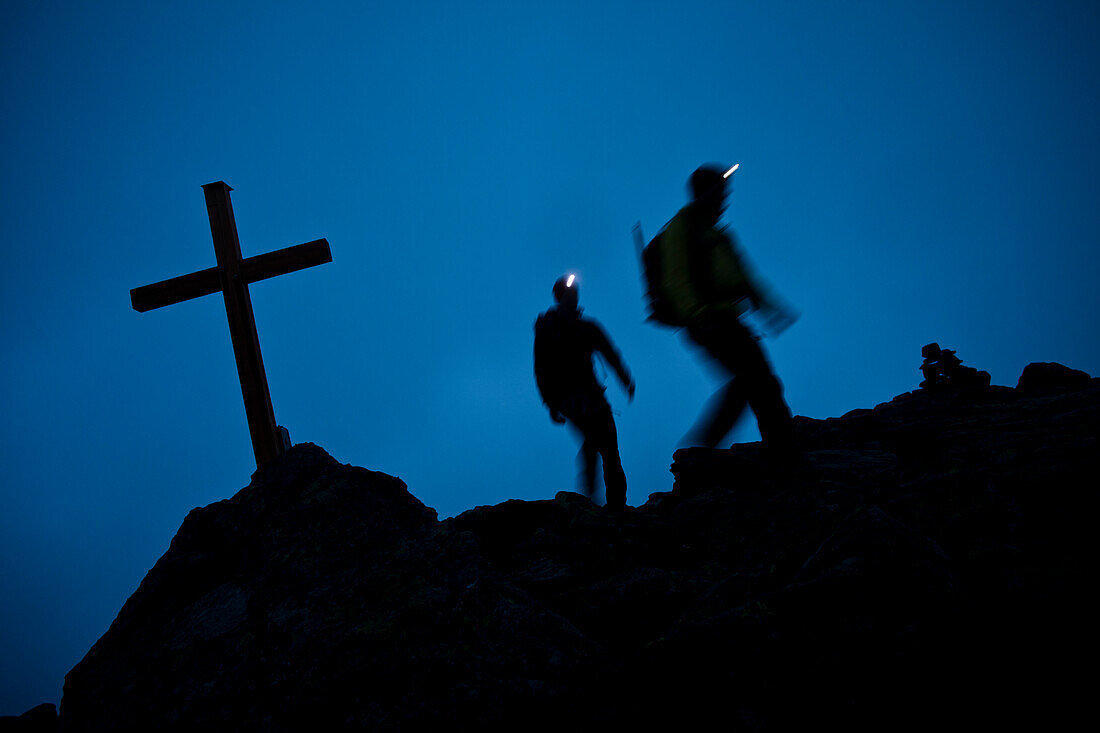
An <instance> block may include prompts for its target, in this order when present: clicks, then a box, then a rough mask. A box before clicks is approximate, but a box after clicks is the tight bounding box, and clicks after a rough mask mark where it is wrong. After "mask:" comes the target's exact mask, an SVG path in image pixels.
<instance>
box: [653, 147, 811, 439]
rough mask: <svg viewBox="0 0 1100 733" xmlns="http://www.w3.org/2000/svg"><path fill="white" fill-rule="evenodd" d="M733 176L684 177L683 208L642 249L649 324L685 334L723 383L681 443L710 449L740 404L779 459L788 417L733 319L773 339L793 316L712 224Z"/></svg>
mask: <svg viewBox="0 0 1100 733" xmlns="http://www.w3.org/2000/svg"><path fill="white" fill-rule="evenodd" d="M736 169H737V166H734V167H733V168H730V169H729V170H728V171H723V170H721V169H719V168H717V167H713V166H709V165H704V166H701V167H700V168H698V169H697V170H696V171H695V172H694V173H692V174H691V178H690V179H689V181H688V190H689V192H690V194H691V198H692V200H691V202H690V203H689V204H688V205H687V206H685V207H684V208H682V209H680V211H679V213H677V214H676V216H675V217H673V218H672V220H671V221H670V222H669V223H668V224H667V225H666V226H665V228H664V229H663V230H662V231H661V232H660V233H659V234H658V235H657V237H656V238H654V240H653V241H652V242H651V243H650V244H649V246H648V247H647V248H646V249H645V251H644V261H645V267H646V277H647V279H648V281H649V297H650V299H651V307H652V310H653V313H652V315H651V318H653V319H654V320H657V321H660V322H662V323H666V324H669V325H673V326H684V327H686V328H687V331H688V335H689V336H690V337H691V340H692V341H694V342H695V343H696V344H698V345H699V346H700V347H702V348H703V349H704V350H705V351H706V352H707V353H708V354H710V355H711V356H712V357H713V358H714V359H715V360H717V361H718V362H719V363H720V364H721V365H722V366H723V367H724V368H725V370H726V371H727V372H728V373H729V374H730V377H731V378H730V380H729V382H728V383H727V384H726V386H725V387H724V388H723V389H722V390H720V391H719V392H718V393H717V394H716V395H715V396H714V398H713V399H712V401H711V407H710V409H709V410H708V411H706V412H704V414H703V416H701V417H700V419H699V421H698V422H697V424H696V426H695V427H693V428H692V430H691V431H690V432H689V433H688V435H687V436H685V442H687V443H690V444H692V445H703V446H706V447H709V448H713V447H715V446H717V445H718V443H719V442H721V441H722V439H723V438H724V437H725V436H726V434H727V433H729V431H730V430H731V429H732V428H733V426H734V424H736V422H737V419H738V418H739V417H740V416H741V413H742V412H744V409H745V405H746V404H748V405H749V406H751V407H752V410H753V412H754V413H755V414H756V421H757V423H758V424H759V426H760V435H761V437H762V438H763V440H764V447H765V449H766V450H767V452H768V454H769V455H771V456H773V457H777V458H784V457H788V456H792V455H793V454H794V452H795V445H794V428H793V424H792V422H791V412H790V409H789V408H788V407H787V403H786V402H785V401H784V399H783V387H782V385H781V384H780V382H779V380H778V379H777V378H776V376H775V374H774V372H773V371H772V367H771V365H770V364H769V363H768V359H767V357H766V356H765V355H764V351H763V349H762V348H761V346H760V344H759V342H758V339H757V337H756V336H755V335H754V334H753V332H752V331H750V330H749V328H748V326H746V325H745V324H744V323H742V322H741V316H742V315H743V314H744V313H746V312H748V311H749V310H750V309H751V310H759V311H761V313H762V315H763V316H764V317H765V323H766V324H767V325H768V327H769V328H770V329H771V330H773V331H774V332H776V333H778V332H779V331H782V330H783V329H785V328H786V327H787V326H789V325H790V324H791V323H793V322H794V320H795V318H796V317H797V316H796V315H795V314H794V313H793V312H791V311H789V310H788V309H787V308H786V307H784V306H783V305H782V304H781V303H779V302H778V301H777V300H775V299H774V298H772V297H771V296H770V295H769V294H768V293H767V292H766V290H765V289H764V287H763V286H762V285H761V284H760V283H758V282H757V281H756V280H755V279H754V278H753V276H752V273H750V272H749V270H748V268H747V267H746V266H745V264H744V263H743V262H742V260H741V256H740V254H739V253H738V249H737V245H736V235H735V234H734V232H733V231H732V230H728V229H726V228H725V227H721V226H719V224H718V222H719V220H720V219H721V218H722V213H723V212H724V211H725V209H726V196H727V194H728V188H727V183H728V179H729V177H730V176H731V175H732V174H733V172H734V171H735V170H736ZM639 236H640V235H639Z"/></svg>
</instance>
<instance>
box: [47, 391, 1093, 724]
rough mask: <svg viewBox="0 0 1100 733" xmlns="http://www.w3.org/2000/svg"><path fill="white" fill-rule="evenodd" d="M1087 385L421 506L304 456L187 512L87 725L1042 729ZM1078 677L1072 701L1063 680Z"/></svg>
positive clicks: (1077, 491) (1048, 713) (88, 704)
mask: <svg viewBox="0 0 1100 733" xmlns="http://www.w3.org/2000/svg"><path fill="white" fill-rule="evenodd" d="M1098 418H1100V380H1097V379H1091V380H1088V381H1086V382H1085V383H1083V384H1081V383H1077V384H1076V385H1075V386H1072V385H1071V386H1065V385H1061V384H1059V385H1052V386H1047V387H1043V388H1035V389H1028V390H1014V389H1010V388H1006V387H988V388H968V389H965V390H947V391H935V392H929V391H927V390H922V391H920V392H916V393H910V394H906V395H902V396H900V397H898V398H896V399H894V400H893V401H891V402H889V403H885V404H882V405H879V406H878V407H876V408H874V409H873V410H855V411H853V412H850V413H848V414H847V415H845V416H843V417H840V418H832V419H828V420H811V419H809V418H798V419H797V420H798V424H797V427H798V431H799V437H800V440H801V443H802V445H803V447H804V449H805V461H804V462H803V463H802V464H800V465H783V466H772V465H769V464H767V463H766V462H765V461H764V460H763V459H762V457H761V456H760V451H759V446H758V445H756V444H747V445H738V446H734V448H732V449H730V450H719V451H708V450H702V449H689V450H684V451H679V452H677V454H676V455H675V462H674V464H673V466H672V471H673V473H674V474H675V477H676V481H675V485H674V488H673V490H672V491H670V492H666V493H659V494H654V495H652V496H651V497H650V498H649V500H648V501H647V502H646V503H645V504H644V505H642V506H641V507H638V508H636V509H629V508H628V509H627V511H626V512H625V513H623V514H622V515H614V514H609V513H607V512H605V511H603V510H602V509H601V508H599V507H596V506H593V505H592V504H590V503H589V502H588V501H587V500H586V499H584V498H583V497H581V496H579V495H577V494H572V493H567V492H562V493H559V494H558V495H557V496H556V497H555V498H554V499H552V500H545V501H518V500H516V501H508V502H505V503H503V504H500V505H497V506H485V507H478V508H476V509H472V510H470V511H468V512H465V513H463V514H461V515H459V516H457V517H454V518H452V519H448V520H445V521H442V522H440V521H438V520H437V519H436V515H435V512H434V511H433V510H431V509H429V508H427V507H425V506H424V505H423V504H421V503H420V502H419V501H418V500H417V499H416V498H415V497H413V496H412V495H411V494H410V493H409V492H408V491H407V490H406V487H405V485H404V484H403V483H402V482H401V481H399V480H398V479H395V478H393V477H390V476H387V475H385V474H381V473H375V472H371V471H367V470H365V469H361V468H355V467H352V466H346V465H341V464H339V463H337V462H336V461H335V460H333V459H332V458H331V457H330V456H328V454H326V453H325V452H324V451H323V450H321V449H320V448H318V447H317V446H314V445H310V444H304V445H298V446H295V447H294V448H293V449H292V450H291V451H290V452H289V453H288V454H287V455H285V456H284V457H282V458H281V459H280V460H279V461H277V462H275V463H273V464H271V465H269V466H267V467H265V468H264V469H263V470H261V471H258V472H257V473H256V475H255V476H254V477H253V481H252V483H251V484H250V485H249V486H248V487H246V488H245V489H242V490H241V491H240V492H239V493H238V494H237V495H236V496H234V497H233V498H232V499H229V500H226V501H221V502H217V503H215V504H211V505H210V506H207V507H204V508H201V509H195V510H194V511H192V512H191V513H190V514H189V515H188V516H187V518H186V520H185V521H184V523H183V526H182V527H181V528H180V530H179V533H178V534H177V535H176V537H175V539H173V541H172V544H171V547H170V548H169V550H168V551H167V552H166V553H165V554H164V556H163V557H162V558H161V559H160V560H159V561H158V562H157V563H156V565H155V566H154V567H153V569H152V570H150V572H149V573H148V575H147V576H146V578H145V579H144V581H142V583H141V586H140V587H139V588H138V590H137V591H136V592H135V593H134V594H133V596H132V597H131V598H130V599H129V600H128V601H127V603H126V604H125V605H124V607H123V608H122V610H121V612H120V613H119V615H118V618H117V619H116V620H115V622H114V623H113V624H112V625H111V627H110V629H109V630H108V631H107V633H106V634H104V636H103V637H102V638H101V639H100V640H99V641H98V642H97V643H96V644H95V646H94V647H93V648H92V649H91V651H90V652H89V653H88V655H87V656H86V657H85V658H84V660H83V661H81V662H80V663H79V664H78V665H77V666H76V667H75V668H74V669H73V670H72V671H71V672H70V673H69V675H68V676H67V677H66V681H65V690H64V697H63V699H62V703H61V712H60V721H61V726H62V730H63V731H65V732H66V733H72V732H82V731H107V730H160V731H171V730H181V731H182V730H188V731H194V730H204V731H207V732H212V731H223V730H225V731H229V730H233V731H236V730H261V731H298V730H344V729H356V730H360V729H365V730H414V729H415V730H420V729H426V728H428V727H429V726H438V727H439V728H440V729H444V730H482V729H500V728H504V727H509V728H515V727H519V728H523V729H535V730H541V729H548V728H556V727H561V726H568V727H569V728H571V729H575V730H576V729H580V730H587V729H597V728H601V729H602V728H606V727H607V726H608V725H611V724H617V725H633V726H635V727H638V728H639V729H650V728H654V727H657V726H667V725H676V726H677V727H679V728H684V727H686V728H688V729H691V728H695V727H697V726H699V725H701V724H702V723H703V722H708V721H713V720H715V718H716V716H717V717H718V719H719V720H721V721H723V723H722V725H723V727H726V728H732V729H785V728H787V727H789V726H790V725H793V724H798V723H806V722H812V723H813V724H814V725H815V727H816V726H819V725H822V724H824V721H826V720H831V721H833V722H834V724H835V723H836V722H838V721H843V723H845V724H847V726H848V727H850V728H859V727H868V728H877V729H899V728H906V727H916V726H921V725H935V726H936V727H940V728H942V727H961V726H963V725H970V726H981V727H995V726H997V725H1007V724H1018V723H1020V722H1021V721H1023V720H1026V719H1028V717H1029V716H1032V719H1034V720H1035V721H1038V722H1040V723H1043V724H1044V725H1045V727H1051V726H1054V727H1057V725H1058V723H1059V721H1064V720H1068V719H1071V718H1070V717H1069V716H1071V715H1072V713H1073V711H1074V709H1075V707H1076V706H1078V705H1083V704H1084V700H1085V699H1087V698H1084V690H1085V685H1084V682H1083V681H1082V679H1080V678H1078V677H1076V676H1075V675H1076V674H1077V672H1076V668H1077V665H1076V664H1074V663H1073V659H1074V657H1075V655H1077V654H1079V651H1078V650H1079V649H1081V648H1082V645H1083V643H1084V640H1085V638H1086V634H1085V631H1084V629H1086V628H1088V627H1087V626H1085V624H1084V619H1083V615H1084V612H1085V609H1086V608H1088V606H1087V605H1086V604H1085V603H1084V599H1085V597H1087V591H1086V590H1085V587H1086V583H1085V569H1086V565H1087V564H1088V563H1089V559H1088V558H1089V557H1090V555H1091V553H1089V552H1088V550H1089V549H1090V548H1091V541H1090V540H1091V526H1090V525H1089V523H1090V520H1091V517H1090V516H1089V515H1088V513H1087V512H1085V511H1084V510H1083V508H1084V506H1085V503H1086V502H1087V500H1088V499H1089V498H1091V493H1092V490H1093V486H1094V484H1095V478H1094V477H1095V474H1096V468H1097V449H1098V445H1097V436H1098V426H1100V419H1098ZM1078 696H1080V697H1078Z"/></svg>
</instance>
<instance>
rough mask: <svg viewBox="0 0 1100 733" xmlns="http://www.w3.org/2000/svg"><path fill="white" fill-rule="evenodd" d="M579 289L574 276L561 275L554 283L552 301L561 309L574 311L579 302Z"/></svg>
mask: <svg viewBox="0 0 1100 733" xmlns="http://www.w3.org/2000/svg"><path fill="white" fill-rule="evenodd" d="M580 295H581V294H580V287H579V284H578V283H577V276H576V275H562V276H561V277H559V278H558V281H557V282H556V283H554V300H555V301H556V302H557V303H558V305H560V306H561V307H562V308H565V309H568V310H576V309H577V302H578V301H579V300H580Z"/></svg>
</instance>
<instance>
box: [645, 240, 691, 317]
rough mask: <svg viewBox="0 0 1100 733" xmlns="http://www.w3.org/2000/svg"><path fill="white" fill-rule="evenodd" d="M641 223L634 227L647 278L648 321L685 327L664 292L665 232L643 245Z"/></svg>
mask: <svg viewBox="0 0 1100 733" xmlns="http://www.w3.org/2000/svg"><path fill="white" fill-rule="evenodd" d="M644 241H645V240H644V239H643V238H642V225H641V223H638V224H635V225H634V244H635V246H636V247H637V249H638V254H639V256H640V258H641V260H642V275H643V276H644V277H645V281H644V284H645V299H646V310H647V311H648V312H649V315H648V316H646V320H650V321H656V322H657V323H662V324H664V325H666V326H683V325H686V324H684V323H683V322H681V320H680V319H678V318H677V317H676V316H675V315H674V314H673V313H672V310H671V309H670V308H669V306H668V298H667V297H666V296H665V292H664V278H663V277H662V272H661V259H662V248H663V247H664V246H665V230H664V229H661V231H659V232H657V236H655V237H654V238H653V239H652V240H650V242H649V244H645V245H643V242H644Z"/></svg>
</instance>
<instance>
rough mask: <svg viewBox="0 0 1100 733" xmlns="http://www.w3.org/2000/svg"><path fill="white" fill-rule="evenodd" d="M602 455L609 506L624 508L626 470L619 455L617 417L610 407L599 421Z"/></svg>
mask: <svg viewBox="0 0 1100 733" xmlns="http://www.w3.org/2000/svg"><path fill="white" fill-rule="evenodd" d="M597 430H598V432H599V446H600V455H601V456H602V457H603V484H604V489H605V491H606V492H607V506H608V507H609V508H611V509H622V508H623V507H624V506H626V472H625V471H623V463H622V459H621V458H620V457H619V436H618V432H617V431H616V430H615V418H614V417H613V416H612V415H611V408H610V407H608V408H607V409H606V411H605V414H604V415H602V416H601V417H600V418H599V420H598V422H597Z"/></svg>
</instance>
